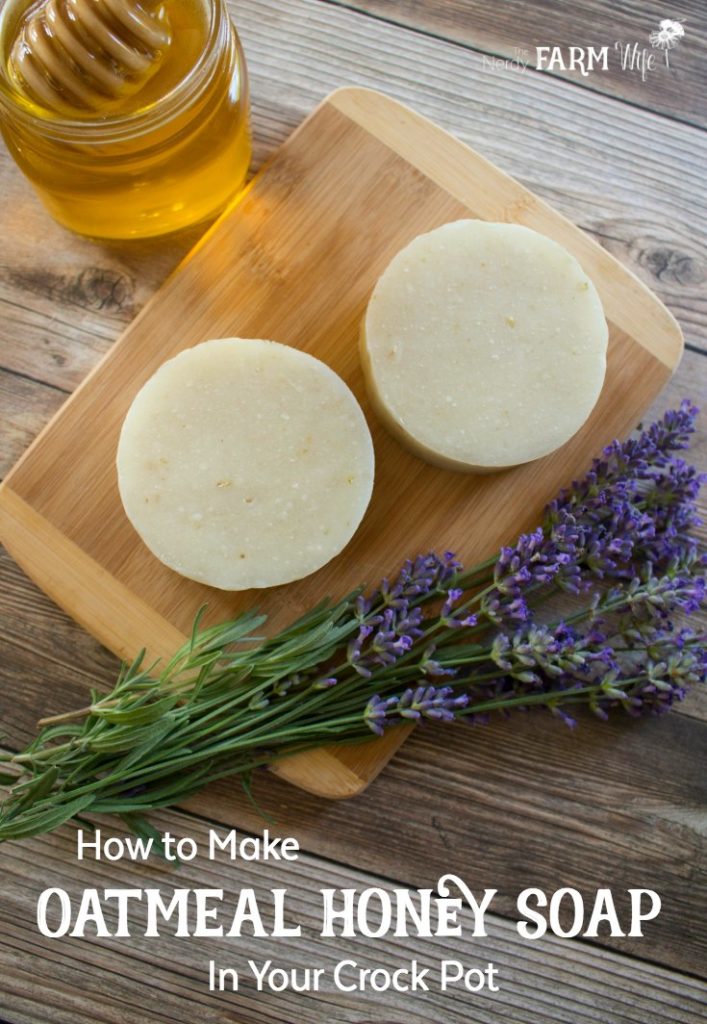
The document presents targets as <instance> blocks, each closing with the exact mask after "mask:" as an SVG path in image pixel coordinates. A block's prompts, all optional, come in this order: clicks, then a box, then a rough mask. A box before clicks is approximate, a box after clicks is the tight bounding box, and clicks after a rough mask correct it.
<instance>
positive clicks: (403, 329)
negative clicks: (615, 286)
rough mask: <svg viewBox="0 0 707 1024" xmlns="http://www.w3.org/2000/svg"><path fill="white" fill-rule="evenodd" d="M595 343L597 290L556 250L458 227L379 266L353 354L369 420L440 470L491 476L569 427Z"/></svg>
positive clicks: (591, 371)
mask: <svg viewBox="0 0 707 1024" xmlns="http://www.w3.org/2000/svg"><path fill="white" fill-rule="evenodd" d="M607 340H608V328H607V324H606V319H605V317H604V311H603V309H602V305H601V301H600V299H599V296H598V294H597V291H596V288H595V287H594V285H593V284H592V282H591V281H590V280H589V279H588V277H587V275H586V274H585V273H584V271H583V270H582V267H581V266H580V264H579V263H578V262H577V260H576V259H575V258H574V257H573V256H571V255H570V253H568V252H567V251H566V250H565V249H563V248H562V246H560V245H558V244H557V243H556V242H553V241H552V240H551V239H549V238H546V237H545V236H543V235H540V234H538V233H537V232H535V231H532V230H530V229H529V228H525V227H521V226H520V225H516V224H491V223H487V222H484V221H478V220H461V221H454V222H452V223H450V224H445V225H443V226H442V227H440V228H437V229H436V230H434V231H431V232H429V233H428V234H424V235H420V236H418V237H417V238H416V239H414V240H413V241H412V242H411V243H410V244H409V245H408V246H407V247H406V248H405V249H403V250H402V251H401V252H400V253H398V255H397V256H396V257H395V258H394V259H393V260H392V262H391V263H390V264H389V266H388V268H387V269H386V271H385V272H384V273H383V275H382V277H381V278H380V280H379V281H378V283H377V285H376V287H375V289H374V291H373V295H372V296H371V300H370V302H369V305H368V309H367V312H366V316H365V319H364V323H363V328H362V334H361V354H362V361H363V366H364V371H365V373H366V377H367V382H368V386H369V390H370V392H371V396H372V398H373V400H374V403H375V406H376V409H377V411H378V412H379V414H380V415H381V417H382V419H383V420H384V422H385V423H386V425H387V426H388V428H389V429H390V430H391V431H392V432H393V433H394V434H395V435H396V436H397V437H398V438H399V439H400V440H401V441H402V442H403V443H405V444H407V445H408V447H410V448H411V449H412V450H413V451H414V452H415V453H416V454H418V455H420V456H421V457H422V458H426V459H428V460H429V461H432V462H436V463H438V464H440V465H443V466H446V467H448V468H452V469H462V470H475V469H476V470H490V469H498V468H502V467H506V466H513V465H517V464H519V463H523V462H529V461H531V460H533V459H537V458H540V457H541V456H543V455H547V454H548V453H549V452H552V451H554V450H555V449H556V448H559V447H560V445H562V444H564V443H565V442H566V441H567V440H569V438H570V437H572V435H573V434H574V433H576V431H577V430H579V428H580V427H581V426H582V424H583V423H584V422H585V420H586V419H587V417H588V416H589V414H590V412H591V411H592V409H593V408H594V405H595V404H596V401H597V399H598V397H599V394H600V392H601V388H602V384H603V381H604V374H605V370H606V347H607Z"/></svg>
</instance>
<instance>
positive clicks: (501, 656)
mask: <svg viewBox="0 0 707 1024" xmlns="http://www.w3.org/2000/svg"><path fill="white" fill-rule="evenodd" d="M696 415H697V410H696V409H695V408H694V407H693V406H692V405H691V404H690V403H689V402H683V404H682V405H681V406H680V408H679V409H678V410H676V411H673V412H669V413H667V414H666V415H665V416H664V417H663V418H662V419H661V420H659V421H658V422H657V423H654V424H652V425H651V426H649V427H648V428H647V429H646V430H644V431H643V432H642V433H641V434H640V435H639V436H637V437H635V438H633V439H631V440H629V441H626V442H622V443H620V442H614V443H612V444H611V445H609V446H607V448H606V449H605V450H604V452H603V453H602V455H601V457H600V458H599V459H596V460H595V461H594V463H593V464H592V466H591V468H590V470H589V472H588V473H587V474H586V476H585V477H584V478H583V479H582V480H579V481H577V482H575V483H573V484H572V486H571V487H569V488H568V489H567V490H566V491H563V492H562V493H561V494H560V495H559V496H558V497H557V498H556V499H555V500H554V501H553V502H551V503H550V504H549V505H548V507H547V508H546V510H545V513H544V516H543V519H542V522H541V525H540V526H539V527H538V528H537V529H536V530H534V531H531V532H530V533H527V534H524V535H522V536H521V537H519V538H518V539H517V541H516V543H515V544H512V545H508V546H506V547H504V548H502V549H501V551H500V553H499V554H498V556H497V557H495V558H492V559H489V560H487V561H486V562H482V563H480V564H479V565H477V566H474V567H473V568H471V569H468V570H465V569H464V568H463V567H462V565H461V564H460V562H459V561H458V559H457V558H456V557H455V556H454V555H453V554H452V553H451V552H446V553H445V554H443V555H442V556H438V555H435V554H427V555H422V556H419V557H418V558H416V559H414V560H412V561H408V562H406V563H405V564H404V565H403V567H402V569H401V570H400V572H399V574H398V576H397V577H395V578H394V579H392V580H383V581H382V582H381V584H380V586H379V587H378V589H377V590H375V591H373V592H372V593H370V594H368V595H367V594H365V593H364V592H363V590H360V591H356V592H354V593H353V594H350V595H349V596H348V597H346V598H344V599H343V600H341V601H340V602H338V603H337V604H329V603H326V602H324V603H323V604H321V605H319V606H318V607H317V608H315V609H313V610H312V611H311V612H310V613H308V614H307V615H305V616H303V617H302V618H301V619H299V620H298V621H297V622H295V623H293V625H292V626H290V627H289V628H288V629H286V630H284V631H282V632H281V633H280V634H278V635H277V636H275V637H273V638H271V639H268V640H264V641H263V640H262V639H258V638H256V637H254V636H253V632H254V631H255V630H257V629H259V627H260V625H261V624H262V621H263V620H262V618H261V617H258V616H256V615H255V614H254V613H246V614H245V615H242V616H240V617H239V618H238V619H236V620H235V621H233V622H230V623H225V624H223V625H220V626H212V627H210V628H208V629H202V628H201V626H200V621H199V617H197V622H196V623H195V627H194V631H193V634H192V637H191V638H190V640H189V642H188V643H187V644H186V645H185V647H184V648H182V650H180V651H178V652H177V654H175V656H174V658H173V659H172V660H171V661H170V662H169V663H168V664H167V665H165V666H164V668H163V669H162V670H161V672H160V673H159V674H155V673H154V672H153V671H152V670H151V669H147V668H145V667H144V665H143V661H142V658H138V659H137V660H136V661H135V662H134V663H133V665H131V666H124V668H123V670H122V671H121V674H120V677H119V679H118V682H117V683H116V686H115V687H114V689H113V691H112V692H111V693H110V694H108V695H107V696H105V697H98V696H96V697H94V699H93V701H92V703H91V704H90V706H89V707H87V708H83V709H81V710H80V711H78V712H76V713H75V714H69V715H62V716H58V717H57V718H55V719H52V720H49V721H48V723H47V724H46V727H45V728H44V729H43V730H42V732H41V733H40V734H39V735H38V736H37V738H36V739H35V740H34V741H33V742H32V743H31V744H30V745H29V746H28V747H27V748H26V749H25V750H24V751H22V752H21V753H19V754H14V755H12V754H8V755H5V756H4V757H3V758H2V759H3V760H4V761H6V762H7V764H8V767H9V769H10V773H9V775H8V777H7V778H6V779H5V780H4V781H5V783H6V784H8V785H10V787H11V788H10V792H9V795H8V797H7V799H6V801H5V803H4V805H3V807H2V811H1V812H0V840H1V839H9V838H21V837H23V836H29V835H35V834H37V833H40V832H45V831H48V830H50V829H53V828H56V827H58V826H59V825H60V824H61V823H62V822H64V821H66V820H68V819H70V818H72V817H74V816H75V815H82V816H83V815H85V814H87V813H114V814H118V815H123V816H124V817H125V820H126V822H127V823H128V824H129V825H130V827H132V828H143V829H146V828H147V827H148V826H147V824H146V823H145V822H144V821H143V818H142V815H143V814H144V813H145V812H146V811H149V810H150V809H152V808H156V807H161V806H167V805H169V804H173V803H176V802H178V801H180V800H183V799H184V798H185V797H187V796H189V795H190V794H192V793H194V792H196V791H197V790H198V789H200V788H201V787H202V786H203V785H205V784H206V783H208V782H210V781H213V780H214V779H218V778H222V777H224V776H227V775H240V776H241V777H242V778H243V779H244V780H247V779H248V778H249V776H250V773H251V772H252V771H253V769H254V768H256V767H259V766H263V765H267V764H270V763H272V762H273V761H274V760H277V759H279V758H282V757H284V756H287V755H288V754H291V753H293V752H297V751H300V750H307V749H311V748H312V747H316V746H319V745H321V744H323V743H332V742H346V743H348V742H352V741H357V740H362V739H365V738H367V737H368V738H370V737H372V736H374V735H381V734H382V733H383V732H384V731H385V730H386V729H387V728H389V727H392V726H396V725H404V724H408V725H411V724H425V723H432V722H442V723H443V722H452V721H457V720H462V721H467V722H473V723H482V722H485V721H487V720H488V718H489V717H490V716H492V715H494V714H503V715H509V714H510V713H511V712H513V711H516V710H530V709H533V708H535V709H545V710H546V711H548V712H550V714H551V715H553V716H554V717H556V718H558V719H559V720H560V721H563V722H565V723H566V724H567V725H570V726H574V725H575V724H576V723H577V721H578V716H577V713H578V711H580V710H581V709H582V708H585V709H586V710H587V711H589V712H590V713H592V714H594V715H595V716H597V717H598V718H600V719H606V718H607V717H608V716H609V715H610V714H612V713H614V712H615V711H619V710H620V711H623V712H625V713H628V714H629V715H630V716H632V717H637V716H642V715H654V714H660V713H662V712H664V711H667V710H669V709H670V708H671V707H672V706H673V705H674V704H675V703H676V702H678V701H681V700H682V699H683V698H684V696H685V694H686V692H687V691H688V689H689V688H690V687H692V686H695V685H698V684H699V683H702V682H704V680H705V678H706V676H707V637H705V635H704V634H701V633H699V632H696V631H694V630H692V629H690V628H688V627H687V626H686V625H685V620H686V619H687V618H689V617H690V616H693V615H694V614H695V613H696V612H697V611H698V610H699V609H700V608H702V607H703V606H704V604H705V599H706V583H705V555H704V553H702V552H701V551H700V549H699V545H698V541H697V539H696V537H695V535H694V533H693V531H694V528H695V526H697V525H698V522H699V519H698V516H697V507H696V502H697V498H698V494H699V490H700V486H701V485H702V483H703V482H704V477H703V476H702V475H701V474H699V473H698V472H697V471H696V470H695V469H694V468H693V467H692V466H690V465H688V464H687V463H686V462H685V461H684V459H683V458H682V456H681V455H679V454H677V453H680V452H682V451H684V449H685V448H687V446H688V444H689V440H690V436H691V434H692V432H693V430H694V423H695V417H696ZM558 594H559V595H562V594H564V595H566V596H565V599H564V603H565V604H566V605H567V607H566V608H565V614H564V615H563V617H562V618H561V619H559V620H558V619H556V618H555V619H554V618H553V615H552V612H550V611H548V605H547V598H549V597H556V596H557V595H558Z"/></svg>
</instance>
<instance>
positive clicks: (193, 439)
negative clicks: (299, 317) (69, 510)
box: [117, 338, 373, 590]
mask: <svg viewBox="0 0 707 1024" xmlns="http://www.w3.org/2000/svg"><path fill="white" fill-rule="evenodd" d="M117 464H118V482H119V487H120V496H121V498H122V500H123V505H124V506H125V511H126V513H127V515H128V518H129V519H130V521H131V523H132V524H133V526H134V527H135V529H136V530H137V532H138V533H139V534H140V536H141V538H142V539H143V541H144V542H145V544H146V545H147V546H148V548H149V549H150V550H151V551H152V553H153V554H154V555H156V557H157V558H158V559H159V560H160V561H161V562H164V564H165V565H168V566H169V567H170V568H171V569H174V570H175V571H176V572H178V573H181V574H182V575H183V576H188V577H189V578H191V579H194V580H198V581H199V582H201V583H207V584H210V585H211V586H213V587H220V588H221V589H224V590H246V589H248V588H250V587H272V586H276V585H277V584H280V583H288V582H290V581H291V580H296V579H300V578H301V577H303V576H307V575H309V573H312V572H314V571H315V570H316V569H319V568H320V567H321V566H323V565H324V564H325V563H326V562H328V561H329V560H330V559H332V558H333V557H334V556H335V555H337V554H338V553H339V552H340V551H341V550H342V548H343V547H344V546H345V545H346V544H347V543H348V541H349V540H350V539H351V537H352V536H353V534H354V532H355V530H356V528H357V526H358V525H359V523H360V521H361V519H362V517H363V514H364V512H365V511H366V507H367V505H368V502H369V499H370V497H371V490H372V487H373V445H372V443H371V436H370V433H369V430H368V426H367V425H366V421H365V419H364V416H363V413H362V412H361V408H360V406H359V405H358V402H357V401H356V399H355V398H354V396H353V394H352V393H351V391H350V390H349V389H348V387H347V386H346V384H345V383H344V382H343V381H342V380H341V378H340V377H338V376H337V374H335V373H334V371H333V370H331V369H330V368H329V367H328V366H326V365H325V364H324V363H322V362H320V361H319V360H318V359H315V358H314V357H313V356H310V355H307V354H306V353H304V352H301V351H299V350H298V349H294V348H291V347H289V346H287V345H280V344H278V343H277V342H273V341H261V340H246V339H239V338H228V339H223V340H218V341H207V342H204V343H203V344H201V345H197V346H196V347H195V348H190V349H186V350H185V351H183V352H181V353H180V354H179V355H178V356H176V357H175V358H174V359H170V360H169V361H168V362H166V363H164V364H163V365H162V366H161V367H160V368H159V370H158V371H157V372H156V373H155V374H154V376H153V377H151V378H150V380H148V381H147V383H146V384H145V385H144V386H143V388H142V389H141V391H140V392H139V393H138V394H137V396H136V397H135V400H134V401H133V404H132V406H131V407H130V410H129V412H128V414H127V416H126V418H125V422H124V424H123V429H122V432H121V435H120V442H119V445H118V459H117Z"/></svg>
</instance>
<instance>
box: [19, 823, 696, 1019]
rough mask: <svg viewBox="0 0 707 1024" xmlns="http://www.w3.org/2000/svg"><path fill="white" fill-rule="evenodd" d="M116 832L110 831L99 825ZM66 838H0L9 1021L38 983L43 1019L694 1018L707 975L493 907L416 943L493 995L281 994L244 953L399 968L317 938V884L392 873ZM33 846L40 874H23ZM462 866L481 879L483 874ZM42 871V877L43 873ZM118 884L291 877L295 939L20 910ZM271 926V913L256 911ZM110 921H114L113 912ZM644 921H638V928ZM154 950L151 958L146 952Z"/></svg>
mask: <svg viewBox="0 0 707 1024" xmlns="http://www.w3.org/2000/svg"><path fill="white" fill-rule="evenodd" d="M156 820H157V822H158V824H160V825H161V826H162V827H163V828H169V829H170V830H171V832H172V833H173V834H175V835H178V836H181V835H188V836H191V837H193V838H194V839H196V841H197V842H198V843H199V845H200V848H202V849H205V848H207V844H208V834H207V826H206V824H205V823H204V822H200V821H198V820H196V819H194V818H192V817H188V816H186V815H179V814H171V815H169V816H165V815H162V816H160V817H159V818H157V819H156ZM107 834H110V833H107ZM74 853H75V836H74V832H73V830H70V829H67V830H66V831H65V832H64V833H63V834H62V835H61V836H53V837H51V838H50V839H48V840H46V839H45V840H41V841H36V840H34V841H30V842H29V843H25V844H16V843H12V844H7V845H5V846H4V847H3V848H2V849H1V850H0V866H1V868H2V872H3V883H4V884H3V930H2V936H1V937H0V972H1V973H2V978H3V989H4V992H3V1011H4V1012H5V1013H7V1014H9V1015H11V1017H12V1020H13V1024H35V1022H36V1021H37V1011H36V1006H35V1003H34V999H33V996H32V992H34V991H36V989H37V988H39V987H41V991H42V1003H43V1006H44V1007H45V1009H44V1010H43V1017H42V1021H43V1024H89V1022H90V1024H147V1022H148V1021H149V1022H150V1024H156V1022H160V1024H161V1022H164V1024H168V1022H174V1024H182V1022H183V1024H191V1022H192V1021H193V1020H194V1019H195V1017H198V1019H199V1020H201V1021H204V1022H205V1024H224V1022H227V1021H228V1022H232V1024H266V1022H267V1024H285V1022H286V1024H292V1022H294V1021H296V1022H297V1024H318V1022H320V1021H324V1020H326V1021H327V1022H328V1024H365V1022H370V1024H373V1022H375V1024H402V1022H403V1021H404V1022H405V1024H427V1022H428V1021H429V1020H430V1019H431V1018H434V1019H435V1020H437V1021H440V1022H443V1024H466V1022H468V1021H469V1020H473V1021H474V1022H475V1024H536V1022H537V1021H538V1020H542V1021H543V1022H544V1024H566V1022H567V1021H569V1020H571V1021H572V1022H573V1024H689V1022H692V1021H695V1022H696V1021H697V1020H698V1019H699V1015H700V1007H701V1005H702V1003H703V1001H704V1000H705V998H707V986H705V985H704V984H703V983H701V982H699V981H696V980H693V979H690V978H686V977H680V976H678V975H676V974H675V973H673V972H671V971H666V970H664V969H662V968H659V967H655V966H652V965H651V964H647V963H640V962H629V961H627V959H626V958H625V957H622V956H620V955H617V954H615V953H610V952H600V951H598V950H596V949H594V948H592V947H591V946H588V945H585V944H582V943H580V942H577V941H571V940H564V941H563V940H559V939H550V940H546V939H541V940H538V941H537V942H533V943H529V942H524V941H522V940H521V939H519V937H518V935H517V933H516V930H515V926H514V925H513V924H512V923H511V922H509V921H505V920H502V919H501V918H499V917H497V916H495V915H494V916H490V918H489V920H488V925H487V931H488V937H487V938H484V939H482V938H477V939H473V940H471V941H470V940H469V939H468V938H466V937H465V938H462V939H460V938H452V939H443V940H442V939H431V940H425V943H424V950H422V949H420V950H418V951H416V956H417V959H418V960H419V962H420V966H421V967H430V968H431V969H432V977H435V976H437V977H438V964H439V961H440V960H443V959H459V960H461V961H462V962H467V963H468V964H469V965H470V966H471V965H479V966H482V967H485V966H486V964H487V963H488V962H493V963H494V964H495V966H496V967H497V969H498V971H499V974H498V979H499V982H500V984H501V991H500V992H498V993H497V994H495V995H490V994H485V995H478V996H473V995H471V994H466V995H464V993H463V992H459V991H456V990H450V991H449V992H447V993H445V994H443V995H442V994H439V993H437V992H435V991H434V990H433V991H431V992H429V993H417V994H415V995H414V996H405V995H403V994H396V993H394V992H389V993H385V994H379V995H376V994H373V993H370V992H369V993H355V994H347V993H342V992H337V991H336V990H334V989H333V986H332V985H331V984H326V983H325V984H324V985H323V987H322V991H321V992H315V993H311V994H306V995H298V994H296V993H292V992H284V993H281V994H278V995H274V994H272V993H268V992H263V993H257V992H256V991H255V987H254V984H253V983H252V980H249V978H248V971H247V960H248V959H249V958H252V959H254V960H256V961H257V962H263V961H264V960H266V959H268V958H272V960H273V961H274V963H276V964H282V963H285V964H286V965H287V966H288V967H297V968H303V967H306V966H313V965H316V966H322V967H324V968H326V969H327V970H328V971H329V972H330V971H331V969H332V967H333V966H334V965H335V964H336V963H337V962H339V961H340V960H342V959H351V960H355V961H356V963H357V964H358V965H359V966H360V967H362V968H366V967H373V966H381V965H382V966H387V967H390V968H394V967H398V966H403V965H405V964H406V963H408V962H409V959H410V956H409V949H408V948H406V947H407V946H408V943H407V942H404V941H402V942H401V940H400V939H397V940H396V939H395V938H386V939H382V940H376V941H371V940H365V939H346V940H341V939H337V940H330V939H322V938H321V937H320V935H319V932H320V930H321V897H320V894H319V890H320V889H321V888H325V887H330V888H339V887H344V886H345V887H348V888H357V889H363V888H366V887H368V886H376V885H378V886H382V887H383V888H390V882H389V881H388V880H387V879H385V878H381V877H380V876H376V875H375V874H371V873H368V872H363V871H351V870H342V869H340V868H339V867H337V866H336V865H335V864H331V863H326V862H323V861H321V860H319V859H318V858H315V857H311V856H308V855H306V854H303V855H300V857H299V859H298V861H297V862H296V863H294V864H288V865H286V866H282V865H275V866H274V867H271V866H268V865H263V864H248V863H244V862H238V863H237V864H235V865H234V864H231V863H229V862H227V861H226V860H225V859H218V860H216V861H208V860H207V859H206V857H200V858H199V859H198V860H196V861H193V862H191V863H189V864H184V865H182V867H181V868H180V869H179V871H175V870H174V869H170V868H169V867H167V866H165V865H162V864H160V863H151V864H149V865H131V864H129V863H123V864H121V865H120V866H119V867H116V866H112V867H111V866H110V865H109V866H106V865H105V864H97V863H95V862H86V861H84V862H82V864H81V865H77V863H76V861H75V859H74ZM28 857H30V858H31V860H32V863H33V864H34V866H35V870H36V872H37V877H36V878H35V879H29V878H28V877H27V871H26V861H27V858H28ZM467 877H468V878H469V881H470V882H471V884H473V886H474V888H475V889H478V887H479V884H480V883H478V882H477V881H476V880H475V879H474V880H472V879H471V877H470V873H468V872H467ZM40 879H41V881H40ZM118 884H119V885H120V886H121V887H126V888H141V887H143V886H147V885H149V886H150V887H154V888H162V889H163V890H164V891H165V894H167V893H168V892H169V891H170V890H171V889H173V888H174V887H175V886H179V887H182V888H204V887H208V888H215V889H222V890H223V891H224V897H225V901H226V902H225V903H224V907H225V908H226V907H228V906H229V905H231V906H232V905H233V903H232V901H233V900H234V898H235V896H236V894H237V892H238V889H239V888H241V887H252V888H254V889H255V890H256V892H257V893H258V897H259V898H260V899H262V900H263V907H265V908H267V903H266V902H265V900H266V897H267V891H268V889H270V888H271V887H272V886H278V885H279V886H283V887H286V888H287V889H288V893H289V895H288V923H290V924H292V923H299V924H301V926H302V937H301V938H297V939H290V940H272V939H253V938H251V937H249V936H248V937H244V938H241V939H237V938H231V939H209V938H200V939H194V938H191V939H189V940H187V941H185V940H183V939H182V940H177V939H175V938H172V937H170V936H169V929H165V934H164V935H163V936H162V937H161V938H160V939H159V940H155V939H145V938H144V937H141V936H140V935H139V934H137V932H138V931H139V928H140V924H141V923H142V927H143V929H144V916H143V915H142V914H140V912H139V911H138V913H137V914H136V916H135V918H134V921H135V926H134V934H133V936H132V937H131V939H130V940H129V941H128V940H105V939H104V940H99V939H92V938H84V939H78V938H75V939H68V938H66V939H62V940H58V941H51V940H47V939H43V938H42V937H41V936H39V935H31V934H30V932H29V930H28V928H27V919H28V918H30V917H32V916H33V915H34V910H35V904H36V899H37V896H38V893H39V892H40V891H41V889H42V888H43V887H45V886H49V885H56V886H61V887H62V888H64V889H65V890H66V891H67V892H68V893H69V894H70V896H71V897H72V898H76V897H77V896H78V895H80V893H81V891H82V890H83V889H84V888H85V887H87V886H90V887H95V888H97V889H99V891H100V890H102V889H104V888H106V887H111V886H116V885H118ZM265 918H266V922H269V921H270V920H271V914H269V913H267V911H266V914H265ZM107 919H108V921H109V927H114V926H115V917H114V915H113V914H112V913H111V912H110V911H109V912H108V914H107ZM646 927H647V928H648V926H646ZM156 949H159V957H156V956H155V950H156ZM209 960H214V961H216V962H217V964H219V966H234V967H236V968H237V969H239V970H240V971H242V979H243V983H242V985H241V988H240V989H239V992H238V993H237V995H234V994H232V993H231V994H218V993H209V992H208V991H207V988H206V977H207V972H208V963H209Z"/></svg>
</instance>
